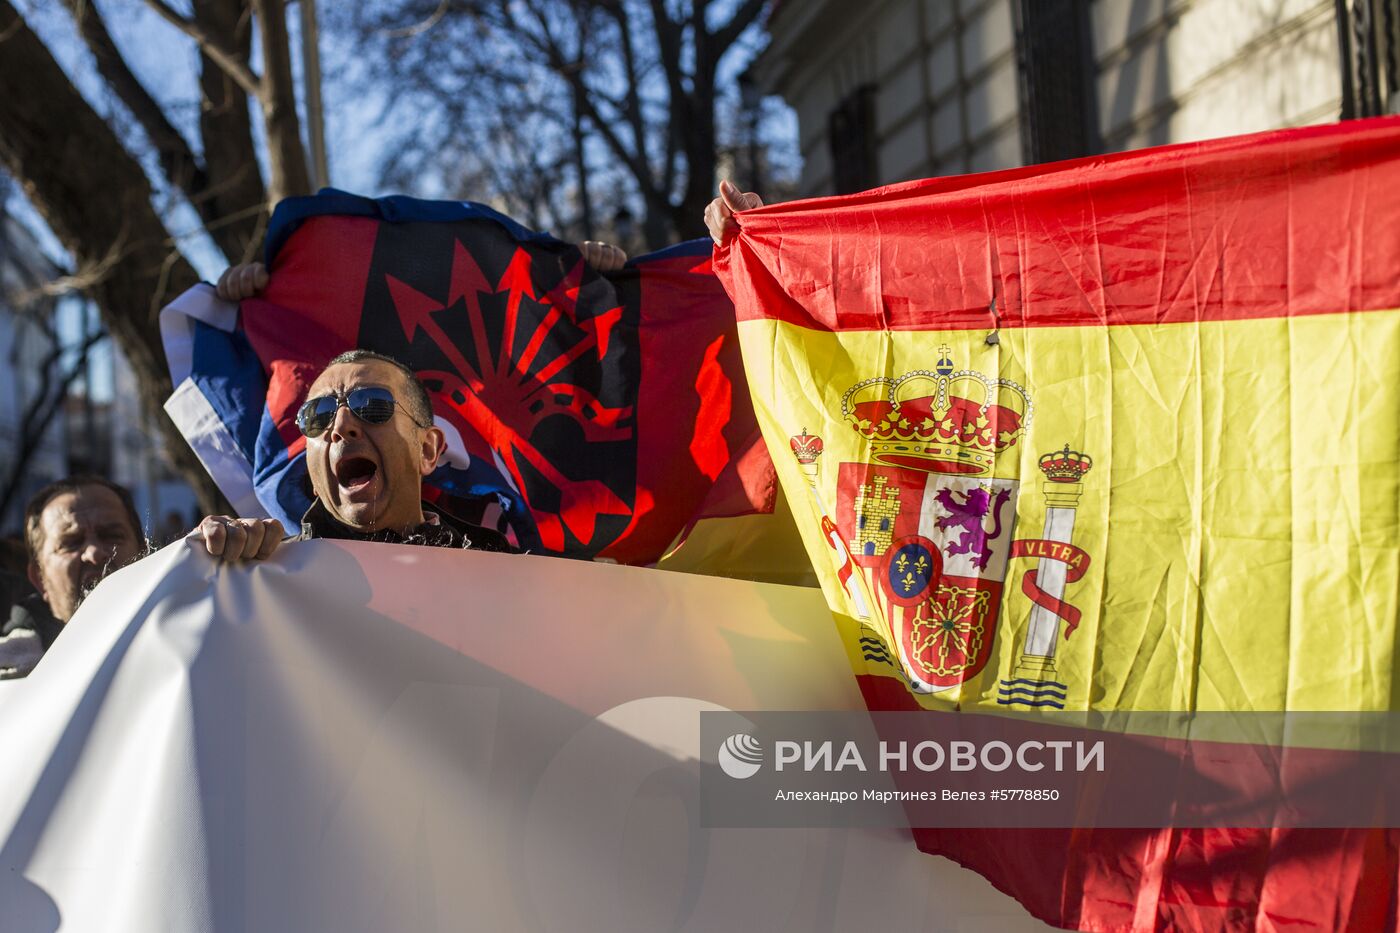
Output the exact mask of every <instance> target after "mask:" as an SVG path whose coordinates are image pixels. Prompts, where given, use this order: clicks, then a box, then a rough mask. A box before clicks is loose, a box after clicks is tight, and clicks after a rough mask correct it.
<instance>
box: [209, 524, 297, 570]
mask: <svg viewBox="0 0 1400 933" xmlns="http://www.w3.org/2000/svg"><path fill="white" fill-rule="evenodd" d="M195 531H196V533H197V534H198V536H199V540H200V541H203V542H204V546H205V547H206V548H207V549H208V550H209V553H210V554H212V555H213V556H215V557H218V558H220V559H222V560H266V559H267V558H269V557H271V556H272V552H273V551H275V550H277V545H279V544H281V543H282V536H283V534H285V532H284V531H283V530H282V523H281V522H279V521H278V520H277V519H275V518H230V517H229V516H227V515H210V516H207V517H206V518H205V519H204V521H202V522H200V523H199V527H198V528H196V529H195Z"/></svg>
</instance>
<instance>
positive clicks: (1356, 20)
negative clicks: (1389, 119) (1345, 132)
mask: <svg viewBox="0 0 1400 933" xmlns="http://www.w3.org/2000/svg"><path fill="white" fill-rule="evenodd" d="M1336 4H1337V46H1338V49H1339V51H1340V52H1341V68H1342V113H1341V117H1342V119H1343V120H1350V119H1353V118H1356V117H1376V116H1380V115H1381V114H1383V113H1397V112H1400V0H1336Z"/></svg>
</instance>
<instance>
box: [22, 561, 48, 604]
mask: <svg viewBox="0 0 1400 933" xmlns="http://www.w3.org/2000/svg"><path fill="white" fill-rule="evenodd" d="M25 574H26V575H27V576H28V577H29V582H30V583H31V584H32V585H33V586H34V589H36V590H38V591H39V598H41V599H44V598H46V597H47V595H48V594H46V593H45V592H44V577H43V575H42V574H40V573H39V565H38V564H36V563H34V561H32V560H31V561H30V562H29V566H28V567H26V568H25Z"/></svg>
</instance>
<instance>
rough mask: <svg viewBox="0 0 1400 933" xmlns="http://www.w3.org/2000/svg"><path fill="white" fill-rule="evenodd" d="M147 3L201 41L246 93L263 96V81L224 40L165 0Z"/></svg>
mask: <svg viewBox="0 0 1400 933" xmlns="http://www.w3.org/2000/svg"><path fill="white" fill-rule="evenodd" d="M146 5H147V6H149V7H150V8H151V9H153V10H155V11H156V12H157V13H158V14H160V17H161V19H163V20H165V21H166V22H168V23H170V24H171V25H172V26H174V27H175V28H176V29H178V30H180V31H181V32H183V33H184V34H185V35H187V36H189V37H190V38H191V39H193V40H194V41H195V42H197V43H199V48H200V50H201V51H202V52H204V54H205V55H208V56H209V58H211V59H212V60H213V61H215V62H216V63H218V65H219V67H220V68H222V69H223V70H224V73H225V74H227V75H228V76H229V77H230V78H232V79H233V80H234V81H236V82H237V83H238V86H239V87H241V88H243V91H244V92H245V93H246V94H248V95H249V96H250V97H260V96H261V94H262V88H261V85H262V82H261V81H260V80H259V79H258V76H257V75H255V74H254V73H253V70H252V69H251V68H249V67H248V66H247V65H245V64H244V63H243V62H242V61H240V60H239V58H238V56H237V55H235V54H234V53H233V52H232V51H231V50H230V49H229V48H227V47H226V46H225V45H224V44H223V43H222V42H220V41H219V40H218V39H216V38H214V37H213V36H212V35H210V34H209V32H208V31H207V30H205V29H204V27H203V26H201V25H200V24H199V23H197V22H195V21H193V20H189V19H186V18H185V17H183V16H181V15H180V14H179V13H177V12H175V11H174V10H172V9H171V8H170V7H169V6H167V5H166V3H165V0H146Z"/></svg>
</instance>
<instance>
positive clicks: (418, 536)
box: [296, 499, 520, 554]
mask: <svg viewBox="0 0 1400 933" xmlns="http://www.w3.org/2000/svg"><path fill="white" fill-rule="evenodd" d="M423 514H424V515H425V516H428V517H429V520H428V521H426V522H424V523H423V524H421V525H419V526H418V527H417V528H415V529H414V530H413V531H412V532H411V533H410V534H407V535H401V534H399V533H398V532H395V531H388V530H384V531H375V532H369V533H365V532H363V531H357V530H355V529H354V528H351V527H350V526H349V525H346V524H345V523H343V522H341V521H340V520H338V519H337V518H335V517H334V516H333V515H331V513H330V511H329V510H327V509H326V507H325V506H324V505H322V504H321V500H320V499H314V500H312V502H311V508H309V509H307V510H306V514H305V515H303V516H302V517H301V534H299V535H297V536H296V540H298V541H308V540H310V539H312V538H332V539H338V540H342V541H384V542H387V543H389V544H422V545H426V546H428V547H455V548H469V549H471V550H474V551H498V552H501V553H504V554H519V553H520V551H519V549H518V548H514V547H511V545H510V542H509V541H507V540H506V538H505V535H503V534H501V533H500V532H499V531H492V530H491V529H490V528H483V527H482V526H480V525H472V524H469V523H467V522H464V521H460V520H459V519H456V518H453V517H452V516H451V515H448V514H447V513H446V512H442V511H439V510H437V509H434V508H432V507H431V506H429V505H428V503H426V502H424V503H423Z"/></svg>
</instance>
